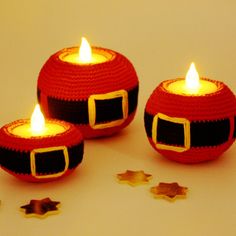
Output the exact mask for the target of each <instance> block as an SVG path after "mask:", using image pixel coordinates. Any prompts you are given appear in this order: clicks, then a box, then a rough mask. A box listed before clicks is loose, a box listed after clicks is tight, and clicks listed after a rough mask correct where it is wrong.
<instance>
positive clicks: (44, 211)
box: [20, 198, 60, 218]
mask: <svg viewBox="0 0 236 236" xmlns="http://www.w3.org/2000/svg"><path fill="white" fill-rule="evenodd" d="M59 204H60V202H54V201H51V199H50V198H44V199H41V200H30V203H29V204H27V205H24V206H21V207H20V208H21V209H23V210H24V211H25V214H26V215H27V216H36V217H40V218H44V217H46V216H48V215H52V214H55V213H57V212H58V208H57V205H59Z"/></svg>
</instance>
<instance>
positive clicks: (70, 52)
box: [38, 38, 138, 138]
mask: <svg viewBox="0 0 236 236" xmlns="http://www.w3.org/2000/svg"><path fill="white" fill-rule="evenodd" d="M137 99H138V78H137V74H136V72H135V70H134V67H133V65H132V64H131V63H130V61H129V60H128V59H127V58H126V57H124V56H123V55H121V54H120V53H118V52H115V51H113V50H110V49H106V48H101V47H90V45H89V43H88V42H87V40H86V39H85V38H82V41H81V45H80V47H79V48H78V47H72V48H65V49H62V50H60V51H59V52H57V53H55V54H54V55H52V56H51V57H50V58H49V59H48V61H47V62H46V63H45V65H44V66H43V67H42V69H41V71H40V74H39V78H38V101H39V103H40V106H41V108H42V110H43V112H44V114H45V115H46V116H47V117H50V118H56V119H60V120H65V121H68V122H71V123H74V124H76V125H77V126H79V128H80V130H81V132H82V133H83V136H84V138H93V137H101V136H108V135H111V134H114V133H115V132H117V131H119V130H121V129H123V128H124V127H126V126H127V125H128V124H129V123H130V122H131V121H132V120H133V118H134V115H135V112H136V108H137V101H138V100H137Z"/></svg>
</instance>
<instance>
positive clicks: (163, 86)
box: [158, 77, 227, 97]
mask: <svg viewBox="0 0 236 236" xmlns="http://www.w3.org/2000/svg"><path fill="white" fill-rule="evenodd" d="M184 80H185V78H183V77H179V78H175V79H168V80H164V81H162V82H161V83H160V85H159V86H158V87H160V88H161V89H162V90H164V91H165V92H166V93H169V94H173V95H176V96H187V97H202V96H213V95H215V94H217V93H219V92H220V91H221V90H222V89H223V88H224V86H226V87H227V85H226V84H224V83H223V82H222V81H219V80H212V79H209V78H206V77H200V80H205V81H209V82H212V83H214V84H215V85H216V86H217V89H216V91H214V92H212V93H207V94H204V95H202V94H200V95H199V94H184V93H183V94H177V93H174V92H171V91H170V90H168V89H167V88H168V85H169V84H171V83H174V82H176V81H184Z"/></svg>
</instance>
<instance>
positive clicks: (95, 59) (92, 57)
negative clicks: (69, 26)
mask: <svg viewBox="0 0 236 236" xmlns="http://www.w3.org/2000/svg"><path fill="white" fill-rule="evenodd" d="M110 57H111V55H109V53H107V52H106V53H105V52H103V51H100V50H98V49H96V48H92V47H91V46H90V44H89V42H88V41H87V39H86V38H85V37H82V39H81V45H80V47H79V50H78V51H77V52H72V53H67V52H66V53H62V54H61V55H60V59H61V60H62V61H65V62H69V63H72V64H78V65H90V64H99V63H103V62H106V61H108V60H109V58H110Z"/></svg>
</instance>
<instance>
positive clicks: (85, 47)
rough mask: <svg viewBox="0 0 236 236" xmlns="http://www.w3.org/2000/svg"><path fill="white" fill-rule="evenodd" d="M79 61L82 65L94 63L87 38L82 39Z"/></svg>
mask: <svg viewBox="0 0 236 236" xmlns="http://www.w3.org/2000/svg"><path fill="white" fill-rule="evenodd" d="M78 61H79V62H80V63H90V62H91V61H92V49H91V47H90V45H89V43H88V41H87V39H86V38H85V37H82V39H81V45H80V48H79V54H78Z"/></svg>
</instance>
